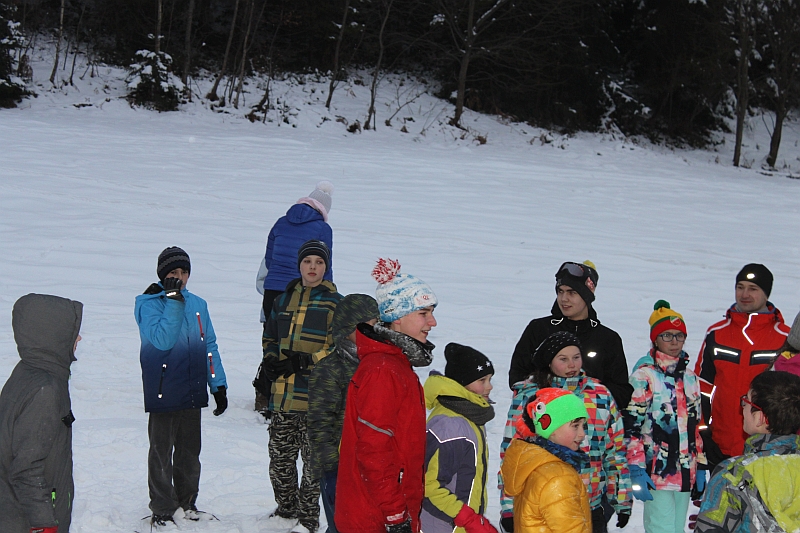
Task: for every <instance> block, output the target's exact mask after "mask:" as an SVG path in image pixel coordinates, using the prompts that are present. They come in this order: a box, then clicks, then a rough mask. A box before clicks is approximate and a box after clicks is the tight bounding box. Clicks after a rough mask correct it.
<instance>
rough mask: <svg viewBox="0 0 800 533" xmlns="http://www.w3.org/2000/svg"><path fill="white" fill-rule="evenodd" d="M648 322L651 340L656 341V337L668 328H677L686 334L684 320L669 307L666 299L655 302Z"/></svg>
mask: <svg viewBox="0 0 800 533" xmlns="http://www.w3.org/2000/svg"><path fill="white" fill-rule="evenodd" d="M649 322H650V340H651V341H652V342H656V337H658V336H659V335H661V334H662V333H664V332H665V331H667V330H670V329H677V330H678V331H681V332H683V334H684V335H686V322H684V321H683V315H681V314H680V313H678V312H677V311H673V310H672V309H670V307H669V302H668V301H666V300H659V301H657V302H656V303H655V305H654V306H653V313H652V314H651V315H650V321H649Z"/></svg>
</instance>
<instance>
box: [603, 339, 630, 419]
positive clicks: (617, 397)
mask: <svg viewBox="0 0 800 533" xmlns="http://www.w3.org/2000/svg"><path fill="white" fill-rule="evenodd" d="M615 336H616V340H615V342H614V347H613V348H612V351H611V353H610V357H609V360H608V364H609V368H608V370H607V371H606V372H604V374H605V376H606V377H605V379H604V380H603V385H605V386H606V388H607V389H608V391H609V392H610V393H611V396H613V397H614V401H615V402H616V403H617V409H619V411H620V412H622V411H624V410H625V408H626V407H628V403H629V402H630V401H631V396H632V395H633V386H631V384H630V382H629V381H628V376H629V374H628V361H627V360H626V359H625V351H624V349H623V348H622V339H621V338H620V337H619V335H615Z"/></svg>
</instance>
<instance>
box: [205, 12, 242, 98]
mask: <svg viewBox="0 0 800 533" xmlns="http://www.w3.org/2000/svg"><path fill="white" fill-rule="evenodd" d="M238 14H239V0H236V3H234V4H233V20H232V21H231V31H230V32H229V33H228V44H226V45H225V55H224V56H222V67H221V68H220V69H219V74H217V79H216V80H214V86H213V87H211V90H210V91H209V92H208V94H207V95H206V98H208V99H209V100H211V101H212V102H215V101H216V100H218V99H219V97H218V96H217V88H219V82H220V80H221V79H222V76H223V75H224V74H225V69H226V68H227V67H228V56H229V55H230V53H231V43H232V42H233V34H234V32H235V29H236V17H237V15H238Z"/></svg>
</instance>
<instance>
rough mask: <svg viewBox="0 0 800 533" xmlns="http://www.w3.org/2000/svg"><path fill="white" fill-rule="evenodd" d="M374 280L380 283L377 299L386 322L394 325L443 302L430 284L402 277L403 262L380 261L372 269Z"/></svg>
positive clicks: (407, 275)
mask: <svg viewBox="0 0 800 533" xmlns="http://www.w3.org/2000/svg"><path fill="white" fill-rule="evenodd" d="M372 277H373V278H375V280H376V281H377V282H378V288H377V289H376V291H375V299H376V300H378V309H379V310H380V312H381V321H383V322H394V321H395V320H397V319H399V318H403V317H404V316H406V315H408V314H410V313H413V312H414V311H417V310H419V309H423V308H425V307H436V304H438V303H439V301H438V300H437V299H436V295H435V294H433V291H432V290H431V288H430V287H429V286H428V284H427V283H425V282H424V281H422V280H421V279H419V278H416V277H414V276H412V275H411V274H401V273H400V263H399V262H398V261H396V260H393V259H379V260H378V263H377V265H375V268H373V269H372Z"/></svg>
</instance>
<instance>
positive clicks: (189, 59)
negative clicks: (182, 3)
mask: <svg viewBox="0 0 800 533" xmlns="http://www.w3.org/2000/svg"><path fill="white" fill-rule="evenodd" d="M193 20H194V0H189V8H188V12H187V13H186V38H185V40H184V49H185V50H186V61H185V62H184V63H183V75H182V76H181V81H182V82H183V84H184V85H185V86H187V87H188V83H189V69H190V68H191V63H192V22H193ZM189 94H190V96H191V91H189Z"/></svg>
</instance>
